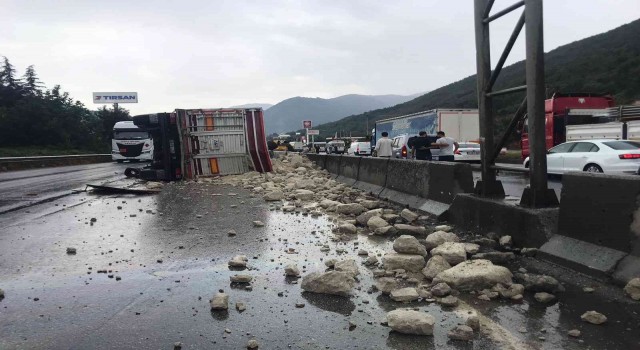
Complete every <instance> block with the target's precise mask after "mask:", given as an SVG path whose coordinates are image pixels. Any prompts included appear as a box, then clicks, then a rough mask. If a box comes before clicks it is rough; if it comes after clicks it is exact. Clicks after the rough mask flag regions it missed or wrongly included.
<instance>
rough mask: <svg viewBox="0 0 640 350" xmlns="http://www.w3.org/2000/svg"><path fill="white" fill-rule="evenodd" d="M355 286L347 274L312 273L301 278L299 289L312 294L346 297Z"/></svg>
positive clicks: (332, 272) (336, 272) (352, 279)
mask: <svg viewBox="0 0 640 350" xmlns="http://www.w3.org/2000/svg"><path fill="white" fill-rule="evenodd" d="M355 284H356V280H355V279H354V278H353V275H352V274H350V273H348V272H340V271H329V272H312V273H310V274H308V275H306V276H304V277H302V284H301V288H302V290H304V291H307V292H312V293H320V294H334V295H342V296H346V295H349V294H350V293H351V290H352V289H353V287H354V286H355Z"/></svg>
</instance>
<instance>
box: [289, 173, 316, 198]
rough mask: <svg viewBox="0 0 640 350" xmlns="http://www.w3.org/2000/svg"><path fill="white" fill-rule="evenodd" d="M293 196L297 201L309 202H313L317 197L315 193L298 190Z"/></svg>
mask: <svg viewBox="0 0 640 350" xmlns="http://www.w3.org/2000/svg"><path fill="white" fill-rule="evenodd" d="M302 169H304V168H302ZM293 196H294V197H295V198H296V199H299V200H303V201H308V200H312V199H313V197H314V196H315V192H313V191H309V190H296V191H295V192H294V193H293Z"/></svg>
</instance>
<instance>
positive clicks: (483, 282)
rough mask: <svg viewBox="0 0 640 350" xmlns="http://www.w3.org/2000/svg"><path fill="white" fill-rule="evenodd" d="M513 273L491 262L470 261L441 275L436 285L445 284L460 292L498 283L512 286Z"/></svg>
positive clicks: (438, 276)
mask: <svg viewBox="0 0 640 350" xmlns="http://www.w3.org/2000/svg"><path fill="white" fill-rule="evenodd" d="M511 277H512V274H511V271H509V269H507V268H506V267H503V266H497V265H493V264H492V263H491V261H489V260H469V261H465V262H463V263H460V264H458V265H456V266H454V267H452V268H450V269H447V270H445V271H443V272H441V273H439V274H438V275H437V276H436V277H435V278H434V279H433V282H434V283H440V282H445V283H446V284H448V285H449V286H450V287H452V288H455V289H457V290H460V291H470V290H482V289H484V288H490V287H492V286H494V285H496V284H497V283H502V284H504V285H509V284H511Z"/></svg>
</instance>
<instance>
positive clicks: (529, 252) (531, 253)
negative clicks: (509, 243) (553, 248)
mask: <svg viewBox="0 0 640 350" xmlns="http://www.w3.org/2000/svg"><path fill="white" fill-rule="evenodd" d="M520 254H522V255H524V256H536V254H538V248H522V249H521V250H520Z"/></svg>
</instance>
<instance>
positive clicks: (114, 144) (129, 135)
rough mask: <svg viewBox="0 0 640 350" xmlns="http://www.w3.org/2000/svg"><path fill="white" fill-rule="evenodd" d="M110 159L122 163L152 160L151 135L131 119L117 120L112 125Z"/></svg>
mask: <svg viewBox="0 0 640 350" xmlns="http://www.w3.org/2000/svg"><path fill="white" fill-rule="evenodd" d="M111 159H112V160H114V161H116V162H118V163H122V162H124V161H125V160H129V161H132V162H139V161H152V160H153V139H152V138H151V135H150V134H149V133H148V132H147V131H145V130H144V129H141V128H139V127H137V126H136V125H135V124H134V123H133V121H122V122H117V123H116V124H115V125H114V126H113V135H112V139H111Z"/></svg>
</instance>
